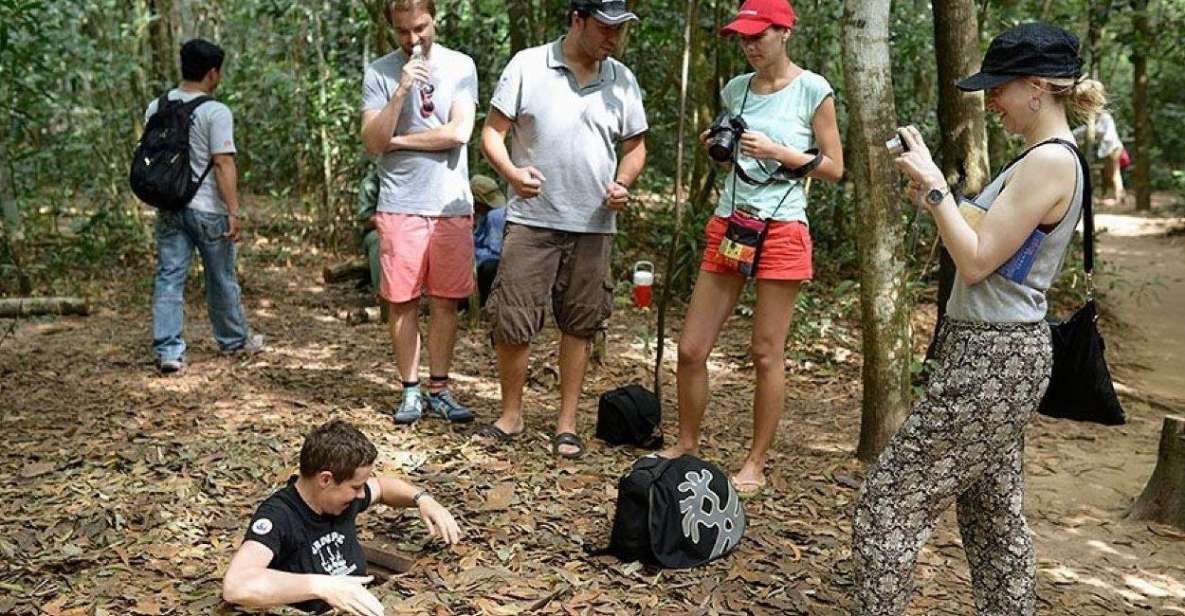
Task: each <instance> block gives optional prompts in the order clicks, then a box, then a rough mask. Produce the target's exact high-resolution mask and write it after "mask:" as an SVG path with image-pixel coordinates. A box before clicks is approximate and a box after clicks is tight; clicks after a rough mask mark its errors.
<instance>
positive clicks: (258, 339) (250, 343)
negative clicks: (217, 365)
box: [222, 334, 264, 356]
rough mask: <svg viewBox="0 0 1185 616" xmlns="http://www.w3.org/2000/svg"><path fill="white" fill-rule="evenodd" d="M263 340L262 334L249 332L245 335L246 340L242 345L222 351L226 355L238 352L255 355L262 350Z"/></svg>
mask: <svg viewBox="0 0 1185 616" xmlns="http://www.w3.org/2000/svg"><path fill="white" fill-rule="evenodd" d="M263 341H264V338H263V334H251V335H249V336H247V341H246V342H244V343H243V346H241V347H236V348H233V349H225V350H223V351H222V352H223V354H226V355H238V354H240V353H242V354H243V355H247V356H250V355H255V354H256V353H259V352H260V351H262V350H263Z"/></svg>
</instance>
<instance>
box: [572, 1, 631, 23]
mask: <svg viewBox="0 0 1185 616" xmlns="http://www.w3.org/2000/svg"><path fill="white" fill-rule="evenodd" d="M568 6H569V7H570V10H573V11H584V12H586V13H588V14H590V15H592V16H593V17H594V18H595V19H596V20H597V21H599V22H601V23H603V24H605V25H607V26H619V25H621V24H623V23H625V22H627V21H638V16H637V15H634V14H633V13H631V12H629V10H627V9H626V8H625V0H572V2H571V4H569V5H568Z"/></svg>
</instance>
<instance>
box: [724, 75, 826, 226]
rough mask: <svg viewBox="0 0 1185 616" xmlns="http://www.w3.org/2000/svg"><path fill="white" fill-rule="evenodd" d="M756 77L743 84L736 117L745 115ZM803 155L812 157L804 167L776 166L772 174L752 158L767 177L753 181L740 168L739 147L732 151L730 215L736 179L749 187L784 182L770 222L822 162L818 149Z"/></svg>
mask: <svg viewBox="0 0 1185 616" xmlns="http://www.w3.org/2000/svg"><path fill="white" fill-rule="evenodd" d="M756 76H757V75H756V74H754V75H751V76H750V77H749V80H748V81H747V82H745V95H744V97H742V98H741V109H740V111H738V112H737V117H740V118H743V117H744V115H745V106H746V105H748V103H749V92H751V91H752V89H753V79H754V78H755V77H756ZM804 153H805V154H813V155H814V156H813V158H811V159H810V160H809V161H807V163H806V164H805V165H802V166H800V167H797V168H795V169H787V168H786V167H784V166H782V165H778V168H777V169H775V170H773V171H772V172H770V171H766V169H765V164H764V163H763V162H762V161H761V159H758V158H754V159H753V160H754V161H756V162H757V166H758V167H761V170H762V171H766V173H767V175H768V177H766V179H765V180H757V179H754V178H753V177H752V176H751V175H749V174H748V173H747V172H745V169H744V168H743V167H742V166H741V161H740V157H741V149H740V147H737V148H735V149H733V152H732V169H733V175H732V191H731V192H732V203H731V204H730V205H729V209H730V213H731V212H735V211H736V199H737V191H736V188H737V178H738V177H739V178H740V179H741V181H743V182H745V183H746V184H749V185H751V186H769V185H770V184H774V183H777V182H786V183H788V184H789V186H787V187H786V193H785V194H783V195H782V199H781V200H780V201H778V205H777V207H776V208H774V211H773V212H772V213H771V214H770V220H772V219H773V217H774V216H777V214H778V211H779V210H781V209H782V204H784V203H785V202H786V199H787V198H789V197H790V192H791V191H793V190H794V186H795V184H796V183H799V182H801V180H802V178H805V177H806V176H808V175H810V174H811V172H812V171H814V170H815V169H817V168H818V167H819V165H820V164H822V162H823V154H822V153H821V152H819V149H818V148H811V149H809V150H806V152H804Z"/></svg>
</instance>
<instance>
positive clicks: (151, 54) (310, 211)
mask: <svg viewBox="0 0 1185 616" xmlns="http://www.w3.org/2000/svg"><path fill="white" fill-rule="evenodd" d="M381 4H382V3H381V1H380V0H364V1H362V2H331V1H329V0H210V1H209V2H203V3H194V2H179V1H177V0H173V1H165V0H162V1H160V2H155V3H153V4H152V6H159V7H165V8H166V9H167V10H166V11H165V13H164V14H161V15H153V14H151V13H150V12H149V3H148V2H146V1H145V0H79V1H77V2H69V3H67V2H50V1H48V0H0V141H2V142H3V144H4V149H2V150H0V152H3V153H4V154H3V155H4V156H5V159H4V160H3V161H0V164H3V165H4V166H5V167H6V168H7V169H8V170H9V172H10V173H9V175H10V176H11V178H12V184H13V192H14V193H15V196H16V198H17V201H18V203H19V205H20V209H21V211H22V213H23V217H24V219H25V226H26V229H27V230H28V232H29V234H30V235H31V236H33V237H37V238H43V239H45V240H46V241H48V242H50V243H52V244H53V245H55V246H59V245H60V246H67V245H69V246H70V248H68V249H65V248H63V249H61V250H55V251H53V252H55V253H56V254H55V255H54V256H52V257H47V259H42V260H40V261H39V262H40V263H41V264H42V266H43V267H47V269H46V270H45V272H44V275H43V276H42V278H41V279H42V281H43V282H45V283H48V281H49V280H51V279H53V278H54V277H55V276H58V275H60V271H61V268H60V267H59V266H46V265H45V264H46V263H51V264H52V263H55V262H60V260H61V259H67V258H78V259H83V260H84V262H85V263H87V264H90V265H94V266H97V267H102V266H105V265H107V264H110V263H112V262H119V261H122V260H127V259H135V258H142V256H143V255H145V254H148V252H147V251H148V249H149V248H150V239H149V238H150V233H149V229H148V224H149V220H150V217H149V216H145V215H144V210H143V209H142V207H141V206H139V205H138V204H137V203H136V202H135V201H134V199H132V198H131V197H130V195H129V191H128V190H127V186H126V172H127V161H128V157H129V154H130V152H131V151H132V149H133V147H134V144H135V142H136V139H137V138H138V135H139V132H140V126H141V123H142V120H143V118H142V113H143V109H144V107H145V106H146V104H147V103H148V101H149V100H150V99H152V98H154V97H156V96H158V95H159V94H160V93H161V92H162V91H163V90H164V89H165V88H167V87H172V86H173V85H174V84H172V83H168V82H166V81H162V79H163V76H158V75H157V73H158V71H157V70H156V69H154V68H153V67H154V66H156V65H159V64H162V63H163V64H164V65H166V66H167V65H169V64H171V63H175V62H176V52H177V50H176V46H177V45H178V44H180V43H181V42H183V41H184V40H186V39H188V38H190V37H192V36H202V37H205V38H209V39H211V40H214V41H216V42H218V43H219V44H220V45H222V46H223V47H224V48H225V49H226V50H227V54H228V56H227V66H226V72H225V79H224V81H223V84H222V86H221V88H220V89H219V91H218V93H217V95H218V96H219V97H220V98H221V99H222V100H224V101H225V102H227V104H228V105H230V107H231V108H232V109H233V111H234V113H235V120H236V139H237V145H238V149H239V153H238V162H239V168H240V183H241V187H242V189H243V191H244V192H246V193H254V194H266V195H272V196H274V197H278V198H280V199H283V200H286V202H287V204H288V205H287V207H288V208H289V209H290V210H291V212H292V221H293V225H292V226H291V228H290V229H288V231H290V232H293V233H297V234H298V235H299V237H301V238H302V240H305V241H306V242H307V243H311V244H314V245H321V246H328V247H339V248H345V247H346V246H349V245H351V244H350V242H351V239H350V238H351V233H352V229H351V225H352V222H351V216H350V214H351V206H352V201H353V199H354V197H355V190H356V188H355V187H356V185H357V183H358V181H359V179H360V178H361V176H362V174H363V172H364V171H365V169H366V168H367V166H368V165H369V164H370V162H369V160H368V159H367V157H366V156H365V155H364V153H363V151H362V148H361V144H360V140H359V137H358V135H359V115H360V114H359V113H358V106H359V101H360V98H361V80H362V73H363V69H364V67H365V65H366V64H367V63H368V62H370V61H373V60H374V59H376V58H378V57H380V56H381V55H383V54H385V53H388V52H389V51H390V50H391V49H390V47H389V45H390V43H389V41H391V40H392V38H393V37H392V36H391V35H390V29H389V26H388V25H387V24H386V22H385V21H384V20H383V19H382V17H381V15H380V13H379V12H378V10H379V9H378V8H377V7H379V6H381ZM794 4H795V7H796V9H797V11H798V13H799V16H800V21H799V25H798V27H797V28H796V30H795V32H794V35H793V37H792V38H791V43H790V52H791V57H792V58H793V59H794V60H795V61H796V62H798V63H799V64H801V65H802V66H804V67H806V68H808V69H810V70H813V71H815V72H818V73H820V74H822V75H823V76H825V77H826V78H827V79H828V80H829V81H830V82H831V84H832V85H833V86H834V87H835V89H836V100H837V103H838V110H839V121H840V128H841V132H846V128H847V121H846V101H848V100H849V99H850V98H851V97H852V96H854V95H856V94H855V93H849V92H847V91H845V87H844V78H843V77H844V76H843V66H842V62H841V58H842V53H841V51H842V49H841V44H842V41H841V25H842V20H843V3H840V2H831V1H827V0H800V1H798V2H795V3H794ZM438 5H439V8H440V14H439V19H438V28H439V40H440V41H441V42H442V43H443V44H445V45H447V46H450V47H453V48H455V49H459V50H461V51H463V52H464V53H467V54H469V55H470V56H472V57H473V58H474V61H475V62H476V64H477V67H478V71H479V75H480V81H481V83H480V88H481V99H482V100H483V101H485V100H488V98H489V95H490V93H491V92H492V89H493V87H494V85H495V83H496V81H497V78H498V75H499V73H500V71H501V69H502V67H503V66H504V65H505V64H506V62H507V61H508V59H509V57H510V55H511V53H512V45H515V44H518V45H535V44H541V43H543V42H546V41H549V40H553V39H554V38H556V37H558V36H559V35H560V34H561V33H562V32H563V30H564V24H565V20H564V16H565V7H566V5H567V2H566V0H508V1H503V0H464V1H461V0H453V1H449V0H441V1H440V2H438ZM1105 5H1106V6H1108V7H1110V8H1109V10H1101V9H1100V7H1103V6H1104V5H1103V4H1100V3H1094V2H1088V1H1086V0H1053V1H1051V2H1039V3H1035V2H1017V1H1007V2H990V3H988V2H985V3H982V10H981V31H982V32H983V36H982V37H981V39H982V43H983V44H984V45H986V42H987V40H988V39H990V38H991V35H992V34H994V33H996V32H998V31H1000V30H1002V29H1004V28H1006V27H1008V26H1010V25H1013V24H1015V23H1019V22H1021V21H1026V20H1031V19H1035V18H1042V17H1043V18H1045V19H1047V20H1048V21H1052V22H1054V23H1058V24H1060V25H1063V26H1065V27H1068V28H1070V29H1071V30H1073V31H1075V32H1076V33H1078V34H1079V35H1081V36H1083V38H1084V39H1086V34H1087V31H1088V27H1089V25H1090V23H1091V20H1092V19H1093V20H1095V23H1096V25H1098V26H1099V27H1100V30H1099V31H1100V32H1101V36H1100V39H1099V44H1098V45H1097V47H1096V48H1095V51H1096V52H1097V57H1092V58H1090V60H1091V61H1092V62H1094V63H1095V64H1096V66H1097V68H1098V72H1099V76H1100V78H1101V79H1102V80H1103V81H1104V82H1105V83H1106V84H1107V86H1108V88H1109V89H1110V91H1111V96H1112V103H1113V105H1112V106H1113V107H1114V109H1115V112H1116V117H1117V120H1118V121H1119V124H1120V131H1121V134H1122V135H1123V136H1124V137H1125V138H1127V139H1129V140H1130V138H1131V137H1132V132H1131V126H1132V124H1131V122H1132V117H1133V113H1132V109H1131V103H1130V91H1131V87H1132V84H1131V77H1130V75H1131V63H1130V52H1131V49H1133V47H1134V46H1137V45H1138V46H1143V47H1144V48H1145V49H1146V50H1147V55H1148V57H1149V59H1150V64H1149V73H1150V77H1151V81H1150V97H1151V100H1152V101H1154V104H1153V105H1152V106H1151V112H1152V123H1153V127H1154V134H1155V143H1154V144H1153V148H1152V151H1151V152H1150V153H1149V155H1150V156H1153V157H1155V160H1157V161H1158V162H1164V163H1165V164H1163V165H1157V166H1155V167H1154V174H1153V177H1154V181H1155V182H1156V183H1157V185H1158V186H1161V187H1164V188H1170V189H1171V188H1172V187H1174V186H1176V184H1175V180H1174V176H1173V173H1172V168H1174V167H1179V166H1181V165H1182V164H1185V132H1182V131H1176V130H1166V129H1165V127H1173V126H1179V125H1181V124H1182V122H1183V121H1185V68H1183V67H1185V62H1183V60H1185V48H1183V45H1182V43H1181V41H1182V40H1185V37H1183V36H1181V35H1182V34H1183V33H1185V5H1183V4H1182V3H1181V2H1176V1H1170V0H1153V1H1152V2H1150V9H1149V11H1150V15H1151V18H1152V21H1153V23H1154V30H1155V31H1156V32H1157V36H1156V37H1155V39H1154V40H1148V41H1145V40H1139V38H1138V37H1137V36H1136V35H1135V32H1134V29H1133V27H1132V15H1133V9H1132V8H1131V3H1129V2H1109V3H1105ZM634 6H635V9H636V10H637V12H638V13H639V14H640V15H641V16H642V22H641V23H639V24H635V25H634V26H633V27H632V29H631V30H630V31H629V32H628V35H627V37H626V44H625V46H624V49H623V53H622V54H621V59H622V60H623V61H625V62H626V63H627V64H628V65H629V66H631V67H632V68H633V70H634V72H635V73H636V74H637V75H638V78H639V81H640V83H641V86H642V88H643V90H644V91H645V93H646V106H647V111H648V115H649V119H650V124H651V127H652V130H651V132H650V134H649V137H648V140H649V141H648V146H649V150H650V152H651V155H650V159H649V163H648V165H647V170H646V172H645V173H644V174H643V176H642V178H641V184H640V187H639V188H640V190H641V192H643V193H649V194H651V195H653V196H654V197H653V198H652V199H647V200H646V202H645V207H644V208H638V209H635V210H633V211H631V212H629V213H627V214H625V215H623V216H622V217H621V221H620V223H621V224H620V227H621V230H622V233H621V234H620V236H619V238H618V248H619V249H620V250H619V255H620V257H619V263H618V267H617V269H616V271H618V272H624V271H625V269H626V268H627V266H628V265H629V264H630V263H632V261H633V260H634V259H636V258H650V259H651V260H657V261H661V260H662V257H663V256H664V255H665V252H666V250H665V247H666V246H667V245H668V243H669V242H670V241H671V240H672V238H673V237H674V235H675V233H676V230H675V229H674V228H673V226H674V225H673V222H674V215H673V210H672V206H673V203H672V201H673V199H672V196H673V188H674V186H673V185H674V177H675V161H676V155H675V150H676V145H677V127H678V112H679V71H680V68H681V67H680V58H681V54H682V47H683V40H682V24H683V19H684V13H685V11H686V6H687V5H686V3H685V2H683V1H676V0H647V2H634ZM735 6H736V3H735V2H733V1H732V0H711V1H707V0H701V1H700V2H698V12H697V13H696V18H695V28H694V32H693V50H692V54H691V62H692V71H691V79H690V83H689V88H688V122H687V135H688V144H687V145H686V146H685V147H686V150H685V152H686V154H687V163H686V164H687V169H686V170H685V171H686V178H685V182H684V183H685V184H686V185H687V189H686V191H685V192H692V191H694V190H696V189H698V188H699V187H700V186H701V185H702V182H703V178H704V176H705V172H706V170H707V162H706V159H705V157H704V155H703V153H702V151H701V149H700V148H698V147H697V146H696V143H695V140H694V136H695V134H697V133H698V131H699V130H702V129H703V128H704V127H705V126H706V125H707V123H708V122H709V121H710V120H711V116H712V115H714V112H715V111H716V109H717V107H718V92H719V88H720V86H721V85H722V84H723V82H724V81H726V80H727V79H728V78H730V77H732V76H734V75H736V74H738V73H741V72H745V71H747V70H749V69H748V68H747V66H746V64H745V61H744V58H743V56H742V55H741V53H740V51H739V48H738V46H737V44H736V42H735V41H734V40H731V39H725V38H721V37H719V36H718V34H717V33H718V29H719V26H720V25H722V24H723V22H724V21H725V20H727V19H729V18H730V16H731V14H732V11H733V10H734V9H735ZM1091 7H1093V10H1094V11H1095V13H1090V12H1089V11H1090V10H1092V9H1091ZM892 10H893V13H892V28H891V30H892V40H891V45H892V52H893V58H892V60H893V67H894V74H893V77H894V93H895V99H896V105H897V109H898V120H899V121H900V122H901V123H907V122H908V123H914V124H917V125H918V126H920V127H921V128H922V130H923V133H924V134H925V135H926V137H927V140H928V141H929V142H931V144H935V143H937V141H938V140H939V138H940V135H939V134H938V132H937V121H936V117H935V108H936V96H937V95H936V84H935V77H934V75H935V72H936V71H935V63H934V46H933V23H932V13H931V11H930V5H929V2H927V1H924V0H899V1H897V2H894V3H893V9H892ZM1043 10H1048V12H1047V13H1045V14H1042V11H1043ZM158 26H160V27H163V28H164V29H165V30H166V31H168V32H171V37H170V38H168V40H169V41H170V43H169V48H168V49H158V48H156V47H154V46H155V45H157V42H158V41H157V40H156V39H154V37H153V32H154V28H157V27H158ZM1088 51H1089V50H1088ZM161 54H163V56H162V55H161ZM482 107H484V106H482ZM484 114H485V109H484V108H479V112H478V115H479V117H478V122H479V124H480V122H481V121H482V120H483V118H484ZM1158 129H1159V130H1158ZM993 134H994V135H995V136H996V137H995V138H994V139H993V141H992V143H993V153H992V154H993V160H994V161H996V162H997V164H998V163H999V162H1002V161H1003V160H1006V158H1007V156H1008V154H1009V151H1010V149H1011V147H1012V146H1014V145H1015V144H1009V143H1008V142H1007V141H1006V140H1003V139H1002V138H1001V137H1000V132H999V129H998V127H997V128H995V129H994V133H993ZM470 158H471V161H470V162H471V168H472V169H473V171H474V172H482V173H490V170H489V167H488V166H487V165H486V164H485V162H484V160H482V157H481V156H480V151H479V148H478V147H477V140H476V139H475V140H474V142H473V143H472V144H471V146H470ZM896 189H897V187H895V186H886V187H885V190H896ZM852 195H853V191H852V190H851V188H850V186H849V185H848V184H847V183H841V184H840V185H838V186H835V185H828V184H826V183H823V182H815V183H814V185H813V186H812V188H811V199H810V206H809V208H810V209H809V215H810V217H811V221H812V224H811V228H812V235H813V236H814V238H815V250H816V269H817V270H818V272H819V275H820V278H821V279H823V280H840V279H845V278H852V277H854V270H855V263H856V259H855V255H856V250H855V242H854V240H853V230H854V227H855V225H854V221H853V217H854V212H855V211H856V207H855V203H853V197H852ZM693 197H694V195H690V196H688V197H687V199H688V201H689V202H690V201H691V200H692V198H693ZM714 202H715V195H714V194H709V196H708V198H707V199H706V201H705V202H703V203H702V204H700V206H699V207H697V208H695V209H688V210H687V211H686V212H685V216H684V219H683V225H682V228H681V229H680V230H678V234H679V235H680V242H681V244H680V245H681V247H682V248H681V250H680V251H679V252H678V257H679V259H678V263H677V268H676V270H675V272H673V275H672V276H671V278H672V281H673V282H674V284H675V285H676V288H677V291H678V292H677V294H676V296H677V297H685V296H686V291H687V290H688V289H690V286H691V283H692V281H693V279H694V276H695V273H696V270H697V266H698V259H699V254H700V252H701V250H702V230H703V225H704V222H705V221H706V220H707V217H708V216H709V214H710V212H711V210H712V209H713V207H714ZM915 214H916V213H915V212H911V213H910V214H908V215H909V216H910V217H911V218H912V217H915ZM909 229H910V237H909V238H908V242H907V246H908V249H909V258H910V259H911V264H912V266H913V267H914V268H915V270H916V269H919V268H921V267H922V265H923V264H924V263H925V261H926V259H927V258H928V255H929V251H930V247H931V245H932V243H933V239H934V227H933V224H932V223H931V221H930V220H929V217H928V216H919V217H916V220H912V222H910V225H909ZM63 255H65V256H63ZM55 272H57V273H55Z"/></svg>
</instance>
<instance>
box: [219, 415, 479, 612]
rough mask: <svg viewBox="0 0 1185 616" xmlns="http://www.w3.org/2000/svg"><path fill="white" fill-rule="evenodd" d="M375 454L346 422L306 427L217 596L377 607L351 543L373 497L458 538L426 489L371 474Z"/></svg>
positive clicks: (262, 602)
mask: <svg viewBox="0 0 1185 616" xmlns="http://www.w3.org/2000/svg"><path fill="white" fill-rule="evenodd" d="M377 457H378V451H377V450H376V449H375V447H374V444H372V443H371V442H370V440H369V439H367V438H366V436H365V435H363V434H362V433H361V432H359V431H358V430H357V429H356V428H355V427H354V426H352V425H350V424H349V423H348V422H346V421H343V420H340V419H334V420H331V421H329V422H328V423H325V424H323V425H321V426H320V427H318V428H316V429H314V430H313V431H312V432H311V433H309V435H308V436H307V437H306V438H305V441H304V445H303V446H301V448H300V475H299V476H294V477H291V478H289V479H288V483H287V484H286V485H285V486H284V487H283V488H280V489H279V490H277V491H276V492H275V493H273V494H272V495H271V496H269V497H268V498H267V499H266V500H264V501H263V503H262V504H260V505H259V508H258V509H257V510H256V511H255V515H253V516H252V517H251V522H250V524H249V525H248V527H247V533H246V536H245V538H244V539H243V543H242V544H241V545H240V546H239V549H238V551H236V552H235V554H234V557H233V558H231V561H230V566H229V567H228V568H227V570H226V575H225V576H223V578H222V597H223V598H224V599H225V600H226V601H227V602H229V603H234V604H236V605H241V606H244V607H248V608H255V609H269V608H274V607H279V606H282V605H292V606H294V607H296V608H298V609H301V610H304V611H306V612H325V611H328V610H330V609H332V608H336V609H339V610H344V611H345V612H346V613H349V614H363V615H365V616H378V615H380V614H382V613H383V606H382V604H381V603H379V601H378V599H376V598H375V597H374V595H373V594H371V593H370V591H369V590H367V589H366V584H367V583H369V582H370V581H371V579H372V578H370V577H368V576H367V575H366V557H365V555H364V554H363V553H362V544H361V543H359V542H358V532H357V528H356V527H355V518H356V517H357V516H358V514H360V513H362V512H363V511H366V510H367V509H369V508H370V507H371V506H372V505H375V504H381V505H386V506H388V507H399V508H412V507H415V508H416V509H418V510H419V513H420V518H421V519H422V520H423V521H424V525H425V526H426V527H427V528H428V533H429V535H431V536H432V537H434V538H438V539H440V540H441V541H443V542H444V543H445V544H447V545H455V544H456V543H457V542H458V541H460V539H461V530H460V528H459V527H458V526H457V522H456V520H454V519H453V516H452V515H451V514H450V513H449V512H448V510H446V509H445V508H444V507H442V506H441V505H440V503H438V502H436V500H435V499H433V498H432V496H431V495H430V494H428V492H427V491H426V490H422V489H419V488H417V487H415V486H413V485H411V484H410V483H408V482H406V481H404V480H402V479H395V478H392V477H380V476H378V475H374V474H372V470H373V467H374V463H375V459H376V458H377Z"/></svg>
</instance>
